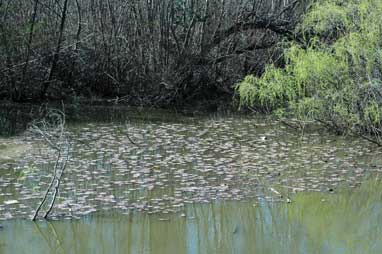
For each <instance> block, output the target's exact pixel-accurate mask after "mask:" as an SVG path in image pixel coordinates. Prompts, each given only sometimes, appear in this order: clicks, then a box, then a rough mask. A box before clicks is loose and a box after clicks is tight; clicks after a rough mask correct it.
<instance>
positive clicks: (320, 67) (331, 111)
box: [236, 0, 382, 145]
mask: <svg viewBox="0 0 382 254" xmlns="http://www.w3.org/2000/svg"><path fill="white" fill-rule="evenodd" d="M381 13H382V1H380V0H319V1H314V2H313V3H312V4H311V6H310V8H309V11H308V12H307V13H306V14H305V15H304V17H303V20H302V22H301V24H300V25H299V26H298V27H297V28H296V31H295V37H296V38H298V40H296V41H294V42H288V43H287V46H286V47H285V50H284V58H285V65H284V66H283V67H282V68H280V67H276V66H275V65H269V66H268V67H267V68H266V70H265V73H264V74H263V75H262V76H261V77H255V76H252V75H251V76H247V77H246V78H245V79H244V80H243V81H241V82H240V83H239V84H238V85H237V87H236V89H237V91H238V93H239V95H240V102H241V105H249V106H256V107H260V108H262V109H263V110H266V111H267V112H276V113H278V114H279V115H281V116H293V117H298V118H299V119H300V120H316V121H319V122H321V123H324V124H325V125H327V126H329V127H330V128H332V129H335V130H336V131H337V132H353V133H357V134H359V135H362V136H363V137H365V138H367V139H369V140H370V141H372V142H375V143H378V144H379V145H382V139H381V135H382V15H381Z"/></svg>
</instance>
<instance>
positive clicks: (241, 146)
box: [0, 117, 382, 219]
mask: <svg viewBox="0 0 382 254" xmlns="http://www.w3.org/2000/svg"><path fill="white" fill-rule="evenodd" d="M52 134H54V133H52ZM68 136H70V137H71V142H72V144H73V152H72V154H71V156H70V161H69V162H68V165H67V169H66V172H65V176H64V179H63V182H62V185H61V189H60V193H59V198H58V200H57V203H56V204H57V205H56V206H55V209H54V215H55V217H57V218H61V217H64V218H76V217H79V216H81V215H86V214H89V213H93V212H96V211H100V212H102V211H103V212H108V211H109V210H113V211H118V212H120V213H126V214H128V213H133V212H146V213H149V214H152V213H161V214H168V213H174V212H179V213H180V214H183V211H184V207H185V206H186V205H187V204H190V203H208V202H211V201H214V200H244V201H248V200H251V201H256V200H268V201H285V200H286V199H285V197H286V196H288V197H289V196H290V195H291V194H290V193H291V192H297V191H330V192H332V191H333V190H335V189H336V188H337V187H338V186H341V185H344V184H345V185H347V186H350V187H355V186H357V185H358V184H359V183H360V182H361V181H362V180H363V179H364V177H365V175H367V174H370V173H371V172H377V171H380V170H381V165H382V163H381V161H380V159H379V158H382V157H381V154H380V151H378V150H377V149H376V148H375V147H373V146H372V145H370V144H368V143H366V142H364V141H362V140H359V139H353V138H350V137H336V136H331V135H329V134H323V133H305V134H304V135H301V133H296V132H294V131H293V130H290V129H287V128H286V127H284V126H283V125H280V124H279V123H277V122H270V121H265V120H259V119H247V118H233V117H232V118H221V119H211V118H194V119H191V120H190V121H183V122H179V123H174V122H149V121H148V122H146V123H142V122H140V123H135V124H134V123H128V124H127V123H126V124H115V123H114V124H113V123H101V124H99V123H97V124H95V123H88V124H81V125H74V126H71V127H69V128H68ZM18 139H19V140H18V142H20V141H22V142H23V143H24V144H27V145H28V146H30V147H31V149H30V150H29V151H28V152H26V153H23V154H21V155H20V156H19V158H18V159H15V160H13V161H4V162H3V163H2V164H1V166H0V187H1V190H2V191H1V193H0V218H1V219H10V218H14V217H18V218H20V217H21V218H27V217H29V216H30V215H31V214H32V213H33V211H34V210H35V208H36V206H37V204H38V202H39V201H40V199H41V198H42V196H43V192H44V191H45V190H46V188H47V185H48V184H49V182H50V180H51V177H52V174H53V172H52V171H53V164H54V162H55V158H56V154H55V151H53V150H52V149H51V148H49V146H47V145H46V144H45V143H44V141H43V140H42V139H40V138H39V137H37V136H36V135H33V134H32V133H30V132H26V133H25V134H24V135H23V136H20V137H18ZM271 186H272V188H270V187H271ZM270 189H271V190H273V191H270ZM274 190H277V191H274ZM275 193H279V194H280V195H276V194H275ZM288 200H289V198H288Z"/></svg>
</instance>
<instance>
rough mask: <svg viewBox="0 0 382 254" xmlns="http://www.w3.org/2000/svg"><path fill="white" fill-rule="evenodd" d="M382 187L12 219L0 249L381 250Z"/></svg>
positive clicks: (370, 185) (375, 184) (6, 225)
mask: <svg viewBox="0 0 382 254" xmlns="http://www.w3.org/2000/svg"><path fill="white" fill-rule="evenodd" d="M381 187H382V184H381V183H380V182H379V181H368V182H365V183H364V184H363V185H362V186H361V187H360V188H358V189H357V190H355V191H348V190H344V191H342V192H341V193H340V194H323V193H299V194H297V195H296V196H295V197H293V203H291V204H286V203H267V202H260V203H256V204H255V203H253V202H251V201H248V202H237V201H236V202H235V201H227V202H214V203H211V204H205V205H196V204H192V205H188V206H187V207H186V209H185V214H183V215H182V214H171V215H163V214H161V215H159V214H156V215H148V214H142V213H135V214H130V215H122V214H120V213H112V214H108V215H107V216H104V215H101V214H94V215H92V216H87V217H83V218H81V219H80V220H66V221H65V220H64V221H63V220H62V221H52V222H38V223H36V224H34V223H32V222H29V221H24V220H14V221H7V222H5V223H4V229H3V230H2V231H0V236H1V237H0V253H4V254H6V253H12V254H13V253H28V254H29V253H39V254H43V253H74V254H76V253H78V254H79V253H81V254H82V253H159V254H160V253H166V254H169V253H190V254H194V253H340V254H341V253H347V254H348V253H381V252H382V241H381V240H382V209H381V208H382V202H381V201H382V188H381Z"/></svg>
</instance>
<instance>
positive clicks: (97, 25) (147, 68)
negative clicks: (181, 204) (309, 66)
mask: <svg viewBox="0 0 382 254" xmlns="http://www.w3.org/2000/svg"><path fill="white" fill-rule="evenodd" d="M305 5H306V4H305V3H304V1H297V0H295V1H292V0H272V1H271V0H267V1H265V0H131V1H125V0H30V1H25V0H0V97H1V98H9V99H12V100H18V101H23V100H24V101H25V100H36V99H63V98H67V97H71V96H84V97H94V96H106V97H114V98H115V97H117V96H118V97H119V99H120V100H125V101H127V102H129V103H131V104H156V105H166V104H173V103H184V102H187V101H190V100H193V99H195V98H199V99H200V98H204V97H209V98H211V96H212V97H213V96H218V95H224V94H227V95H231V94H232V89H231V86H232V84H234V83H235V82H236V81H238V80H239V79H240V78H242V77H243V76H244V75H245V74H247V73H257V74H261V73H262V72H263V71H264V66H265V63H266V62H268V61H269V60H277V57H278V53H279V52H278V50H277V48H276V47H275V44H276V43H277V42H279V41H280V38H281V37H292V36H293V35H292V32H291V31H292V30H293V28H294V26H295V24H296V22H297V21H298V17H299V16H300V14H301V13H302V12H303V8H304V6H305Z"/></svg>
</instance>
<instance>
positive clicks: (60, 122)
mask: <svg viewBox="0 0 382 254" xmlns="http://www.w3.org/2000/svg"><path fill="white" fill-rule="evenodd" d="M64 125H65V114H64V113H63V112H61V111H58V110H52V111H49V112H48V113H47V116H46V118H44V119H43V120H42V121H40V122H38V123H36V124H32V126H31V131H32V132H34V133H36V134H38V135H40V136H41V137H42V138H43V139H44V141H45V142H46V143H47V144H48V145H49V146H50V147H51V148H52V149H54V150H55V151H56V152H57V157H56V162H55V164H54V168H53V176H52V180H51V182H50V184H49V186H48V188H47V190H46V191H45V195H44V197H43V199H42V200H41V202H40V204H39V206H38V207H37V209H36V211H35V212H34V215H33V217H32V221H35V220H36V219H37V217H38V214H39V212H40V210H41V209H42V207H43V206H44V204H45V203H46V202H47V200H48V196H49V193H51V192H52V189H53V194H52V201H51V203H50V204H49V206H48V209H47V211H46V212H45V215H44V216H43V218H44V219H47V218H48V216H49V214H50V213H51V211H52V210H53V207H54V204H55V201H56V198H57V194H58V192H59V188H60V184H61V179H62V176H63V174H64V172H65V169H66V165H67V162H68V160H69V154H70V143H69V140H68V138H67V135H66V134H65V126H64ZM40 126H41V127H40ZM55 131H58V134H57V133H56V134H54V132H55ZM50 132H52V133H50ZM64 154H65V155H64ZM63 155H64V156H63Z"/></svg>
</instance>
